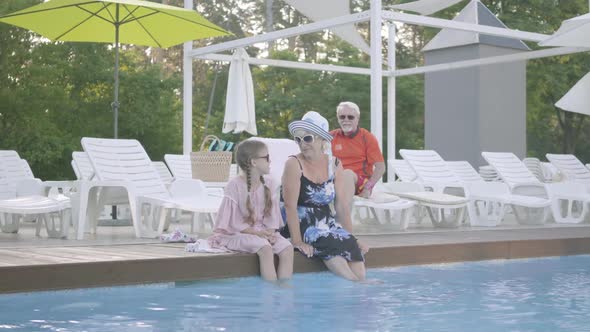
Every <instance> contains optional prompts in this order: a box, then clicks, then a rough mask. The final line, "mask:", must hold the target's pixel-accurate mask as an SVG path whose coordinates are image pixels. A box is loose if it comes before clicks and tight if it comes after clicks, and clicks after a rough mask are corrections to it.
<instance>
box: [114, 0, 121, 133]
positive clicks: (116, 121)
mask: <svg viewBox="0 0 590 332" xmlns="http://www.w3.org/2000/svg"><path fill="white" fill-rule="evenodd" d="M112 108H113V126H114V131H115V133H114V138H115V139H117V138H119V133H118V127H119V5H118V4H117V9H116V20H115V101H113V104H112Z"/></svg>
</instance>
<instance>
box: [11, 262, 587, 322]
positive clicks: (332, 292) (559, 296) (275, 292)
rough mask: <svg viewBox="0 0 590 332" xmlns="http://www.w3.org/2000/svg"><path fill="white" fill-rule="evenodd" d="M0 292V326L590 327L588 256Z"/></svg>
mask: <svg viewBox="0 0 590 332" xmlns="http://www.w3.org/2000/svg"><path fill="white" fill-rule="evenodd" d="M368 277H369V278H372V279H379V280H381V281H383V282H382V283H381V284H355V283H352V282H348V281H345V280H343V279H340V278H336V277H334V276H333V275H331V274H329V273H326V272H323V273H309V274H297V275H295V276H294V278H293V280H292V281H291V285H292V287H291V288H279V287H277V286H275V285H272V284H268V283H265V282H263V281H262V280H260V279H259V278H254V277H251V278H241V279H224V280H214V281H202V282H192V283H176V284H174V283H166V284H155V285H144V286H129V287H112V288H96V289H81V290H70V291H57V292H37V293H25V294H8V295H0V331H4V330H6V331H38V330H48V331H80V330H85V331H203V330H205V331H207V330H209V331H234V330H245V331H299V330H300V331H326V332H327V331H351V330H355V331H376V330H379V331H389V330H397V331H515V330H518V331H590V318H589V317H590V255H582V256H569V257H555V258H541V259H526V260H499V261H487V262H477V263H458V264H439V265H426V266H410V267H399V268H386V269H372V270H369V273H368Z"/></svg>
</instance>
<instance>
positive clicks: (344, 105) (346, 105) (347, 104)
mask: <svg viewBox="0 0 590 332" xmlns="http://www.w3.org/2000/svg"><path fill="white" fill-rule="evenodd" d="M342 108H350V109H351V110H353V111H354V113H355V114H356V116H357V117H359V116H360V115H361V110H360V109H359V106H358V105H357V104H355V103H353V102H352V101H343V102H341V103H340V104H338V107H336V114H338V112H340V110H341V109H342Z"/></svg>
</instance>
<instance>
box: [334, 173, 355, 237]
mask: <svg viewBox="0 0 590 332" xmlns="http://www.w3.org/2000/svg"><path fill="white" fill-rule="evenodd" d="M342 178H343V181H338V182H337V183H336V215H337V216H338V222H339V223H340V224H341V225H342V226H343V227H344V228H345V229H346V230H347V231H349V232H350V233H352V218H351V215H350V213H351V211H352V203H353V202H352V200H353V196H354V193H355V190H356V180H357V175H356V174H354V172H353V171H351V170H349V169H347V170H344V172H343V173H342Z"/></svg>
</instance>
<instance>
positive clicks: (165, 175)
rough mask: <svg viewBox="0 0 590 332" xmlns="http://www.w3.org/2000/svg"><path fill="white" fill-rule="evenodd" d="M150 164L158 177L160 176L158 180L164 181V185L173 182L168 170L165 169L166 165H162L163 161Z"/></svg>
mask: <svg viewBox="0 0 590 332" xmlns="http://www.w3.org/2000/svg"><path fill="white" fill-rule="evenodd" d="M152 163H153V164H154V167H155V168H156V171H157V172H158V175H160V178H161V179H162V181H164V184H166V185H169V184H171V183H172V181H174V178H173V177H172V174H171V173H170V170H169V169H168V167H166V164H164V162H163V161H152Z"/></svg>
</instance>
